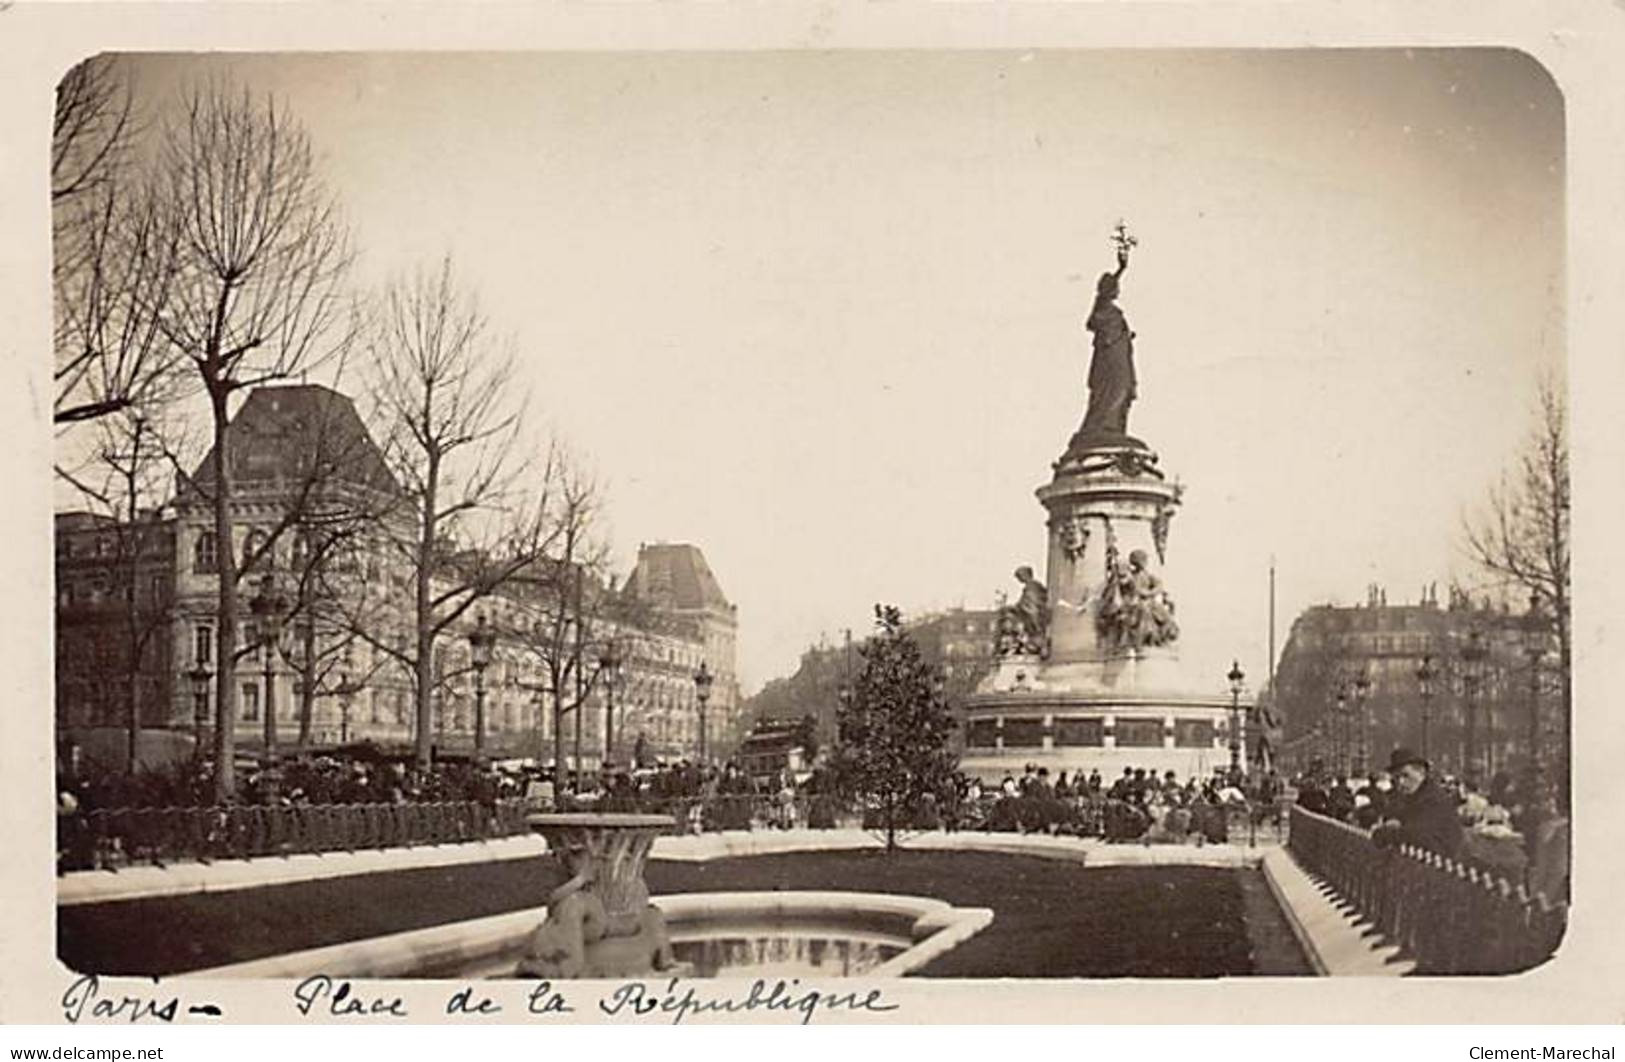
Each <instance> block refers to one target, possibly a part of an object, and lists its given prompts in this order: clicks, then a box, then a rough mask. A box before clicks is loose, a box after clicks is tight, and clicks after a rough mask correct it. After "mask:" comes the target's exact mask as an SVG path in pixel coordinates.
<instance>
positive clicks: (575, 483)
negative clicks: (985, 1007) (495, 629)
mask: <svg viewBox="0 0 1625 1062" xmlns="http://www.w3.org/2000/svg"><path fill="white" fill-rule="evenodd" d="M555 497H556V505H555V507H554V511H553V516H552V519H553V524H554V536H553V546H554V549H553V551H552V554H551V556H549V557H548V559H547V562H546V563H545V564H539V565H536V566H535V567H533V568H532V569H531V570H530V571H529V572H527V573H526V574H525V576H524V577H523V579H522V580H521V588H522V590H523V595H524V599H525V601H526V603H527V604H528V605H529V608H528V609H527V610H526V612H527V613H528V614H527V615H526V619H525V621H524V622H520V623H517V624H515V625H514V628H513V629H511V630H510V631H508V632H507V633H508V634H509V636H510V637H511V638H512V639H513V640H514V641H515V642H517V643H518V644H519V645H521V646H523V647H524V648H525V650H526V651H527V652H528V653H529V654H530V656H531V657H532V658H533V659H534V660H535V661H536V662H537V664H538V665H539V666H540V668H541V671H542V684H543V686H545V687H546V692H547V696H548V700H549V703H550V706H551V707H550V710H551V712H552V724H553V725H552V729H553V763H554V767H555V769H557V770H562V769H563V766H564V763H565V725H564V724H565V719H566V717H569V718H570V719H571V720H572V721H573V722H574V724H575V734H576V741H575V744H576V767H577V770H579V769H580V766H581V764H580V742H581V735H582V731H583V729H584V726H585V719H584V715H583V713H584V711H585V708H586V704H587V701H588V699H589V698H590V697H591V696H592V694H593V691H594V689H596V688H597V686H598V684H599V681H600V679H601V678H603V677H604V676H603V675H602V670H603V658H604V651H605V650H606V649H608V648H609V647H610V644H611V641H612V640H613V639H614V637H615V634H616V632H617V630H618V629H619V627H621V626H623V625H625V624H626V623H627V622H628V621H629V620H630V619H631V618H632V617H631V616H630V615H627V614H623V613H625V611H626V609H627V608H628V607H630V603H629V602H626V601H623V600H622V595H616V594H615V593H614V591H613V587H608V588H606V585H605V584H606V576H607V569H608V550H607V549H606V548H605V547H604V545H603V543H602V542H601V541H599V539H598V536H597V534H596V532H597V525H598V522H599V518H600V513H599V510H600V506H601V492H600V490H599V488H598V486H597V484H596V483H595V482H594V481H593V480H592V479H591V478H590V477H588V476H586V475H583V474H582V473H580V472H579V471H578V470H576V469H574V468H568V467H567V468H564V469H562V470H561V471H560V474H559V476H558V480H557V489H556V491H555Z"/></svg>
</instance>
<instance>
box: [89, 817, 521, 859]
mask: <svg viewBox="0 0 1625 1062" xmlns="http://www.w3.org/2000/svg"><path fill="white" fill-rule="evenodd" d="M527 810H528V809H527V806H526V804H525V802H524V801H523V800H499V801H495V802H493V803H489V804H487V803H479V802H476V801H447V802H442V803H417V804H293V805H286V806H280V805H271V806H257V805H232V806H224V807H181V808H105V809H98V810H94V811H90V812H88V813H85V814H77V815H72V816H64V817H62V818H61V819H59V820H58V823H57V832H58V837H57V850H58V852H59V860H58V862H59V867H60V869H61V870H64V871H67V870H89V869H96V868H101V867H110V868H115V869H116V867H117V866H119V865H121V864H130V863H153V864H156V865H158V866H163V865H165V864H167V863H174V862H188V861H195V862H204V863H207V862H210V861H212V860H217V859H253V858H256V857H261V856H287V855H301V854H305V853H312V852H341V851H351V852H353V851H357V850H361V849H369V848H393V847H405V846H412V845H422V844H455V843H458V842H462V841H478V840H487V839H490V838H495V837H506V836H509V835H512V834H516V833H524V832H525V831H526V828H527V827H526V825H525V815H526V813H527Z"/></svg>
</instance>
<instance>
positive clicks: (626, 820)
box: [517, 814, 684, 980]
mask: <svg viewBox="0 0 1625 1062" xmlns="http://www.w3.org/2000/svg"><path fill="white" fill-rule="evenodd" d="M528 821H529V823H530V826H531V828H532V829H533V830H535V831H537V832H538V833H540V834H542V836H544V837H546V838H547V847H548V851H550V852H552V853H553V854H554V856H555V857H556V858H557V859H558V860H559V861H560V862H561V863H562V864H563V866H564V869H565V870H566V871H567V872H568V873H569V875H570V877H569V879H568V880H566V881H565V882H564V884H562V885H560V886H559V887H558V888H556V889H554V890H553V892H552V894H551V895H550V896H549V897H548V900H547V918H546V920H544V921H543V922H542V924H541V925H540V926H538V927H537V928H536V931H535V932H533V933H532V934H531V935H530V939H529V941H527V943H526V946H525V957H524V959H522V960H521V961H520V963H519V968H518V971H517V972H518V975H519V976H520V977H538V978H546V979H549V980H564V979H571V978H604V977H640V976H644V975H646V974H650V973H654V972H656V971H668V972H679V971H680V970H681V969H683V968H684V967H683V966H682V964H681V963H679V962H678V961H677V960H676V959H675V958H674V957H673V955H672V949H671V940H670V937H669V936H668V935H667V932H666V919H665V916H664V915H662V914H661V913H660V909H659V908H658V907H656V906H655V905H654V904H652V903H650V902H649V889H648V886H647V885H645V884H644V881H643V866H644V863H645V862H646V861H647V860H648V858H649V849H650V848H651V847H653V845H654V842H655V838H656V837H658V836H660V834H661V833H663V832H664V831H665V830H666V829H668V828H669V827H671V826H672V825H673V824H674V822H675V820H674V819H672V818H671V817H670V816H668V815H631V814H538V815H532V816H530V818H529V820H528Z"/></svg>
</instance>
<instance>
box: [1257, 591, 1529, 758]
mask: <svg viewBox="0 0 1625 1062" xmlns="http://www.w3.org/2000/svg"><path fill="white" fill-rule="evenodd" d="M1548 638H1549V635H1548V634H1547V633H1546V630H1545V627H1544V626H1543V625H1542V624H1541V623H1540V621H1539V617H1537V616H1533V615H1531V613H1530V612H1529V611H1528V610H1527V609H1524V610H1516V609H1514V608H1513V607H1510V606H1509V605H1508V604H1505V603H1500V602H1496V603H1492V602H1490V601H1487V600H1473V599H1471V598H1469V597H1468V596H1467V595H1466V594H1464V593H1462V592H1460V591H1456V592H1453V593H1452V594H1451V596H1450V600H1449V602H1448V604H1446V605H1444V606H1441V605H1440V603H1439V601H1438V599H1437V596H1436V594H1435V592H1434V591H1433V590H1431V589H1430V590H1427V591H1424V593H1423V594H1422V595H1421V597H1420V598H1419V600H1417V601H1416V602H1415V603H1411V604H1394V605H1390V604H1389V603H1388V599H1387V593H1386V591H1385V590H1383V589H1382V588H1380V587H1375V586H1373V587H1371V588H1370V589H1369V591H1368V595H1367V600H1366V603H1365V604H1364V605H1360V606H1352V607H1339V606H1334V605H1321V606H1316V607H1314V608H1311V609H1309V610H1308V611H1306V612H1304V613H1303V614H1302V615H1301V616H1299V617H1298V618H1297V620H1296V621H1295V622H1294V623H1293V625H1292V632H1291V635H1290V636H1289V637H1288V640H1287V644H1286V647H1285V649H1284V650H1283V652H1282V654H1281V659H1280V663H1279V665H1278V667H1277V671H1276V703H1277V705H1278V710H1279V712H1280V714H1281V716H1282V721H1283V726H1284V734H1283V740H1282V745H1281V749H1280V754H1281V762H1282V764H1283V766H1285V767H1286V768H1287V769H1289V770H1304V769H1307V768H1308V767H1309V766H1310V765H1311V764H1312V763H1313V762H1315V761H1317V760H1318V761H1319V762H1320V763H1321V764H1323V765H1324V766H1325V767H1327V768H1328V769H1330V770H1333V771H1336V772H1341V773H1344V774H1347V775H1363V774H1366V773H1369V772H1371V771H1373V770H1377V769H1380V768H1381V767H1383V766H1385V765H1386V763H1387V761H1388V755H1389V753H1390V752H1391V751H1392V750H1393V749H1394V748H1395V747H1396V746H1401V745H1403V746H1407V747H1410V748H1413V749H1417V750H1419V751H1421V752H1422V753H1423V754H1424V755H1426V756H1427V757H1428V758H1429V759H1430V760H1431V761H1432V762H1433V763H1434V765H1435V766H1436V767H1439V768H1440V769H1442V770H1444V771H1446V772H1449V773H1451V774H1455V775H1459V776H1462V777H1467V778H1471V779H1474V780H1476V781H1477V782H1478V783H1479V784H1484V785H1487V784H1489V782H1490V781H1492V780H1493V779H1494V778H1495V777H1496V776H1497V775H1500V774H1507V775H1515V774H1517V773H1518V772H1520V771H1522V770H1524V769H1525V767H1526V766H1527V765H1528V764H1529V763H1530V762H1531V752H1532V751H1533V752H1534V753H1535V754H1537V755H1538V756H1540V757H1541V758H1542V760H1543V762H1544V760H1545V759H1546V758H1548V757H1550V756H1551V755H1553V754H1554V753H1556V752H1557V751H1558V750H1559V748H1560V739H1561V735H1560V733H1559V730H1560V729H1561V722H1560V720H1559V705H1558V698H1557V696H1556V695H1555V694H1554V691H1553V688H1552V684H1553V682H1555V681H1557V676H1556V675H1555V674H1554V673H1553V670H1552V663H1551V658H1550V656H1549V655H1547V653H1548V650H1549V645H1548ZM1424 662H1425V663H1426V668H1424V666H1423V665H1424Z"/></svg>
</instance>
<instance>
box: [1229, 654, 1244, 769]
mask: <svg viewBox="0 0 1625 1062" xmlns="http://www.w3.org/2000/svg"><path fill="white" fill-rule="evenodd" d="M1225 678H1227V679H1229V680H1230V783H1231V784H1232V785H1237V784H1240V781H1241V684H1242V682H1244V681H1245V680H1246V678H1247V675H1246V673H1245V672H1243V671H1242V670H1241V661H1239V660H1235V661H1232V662H1231V664H1230V673H1229V674H1228V675H1226V676H1225Z"/></svg>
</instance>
